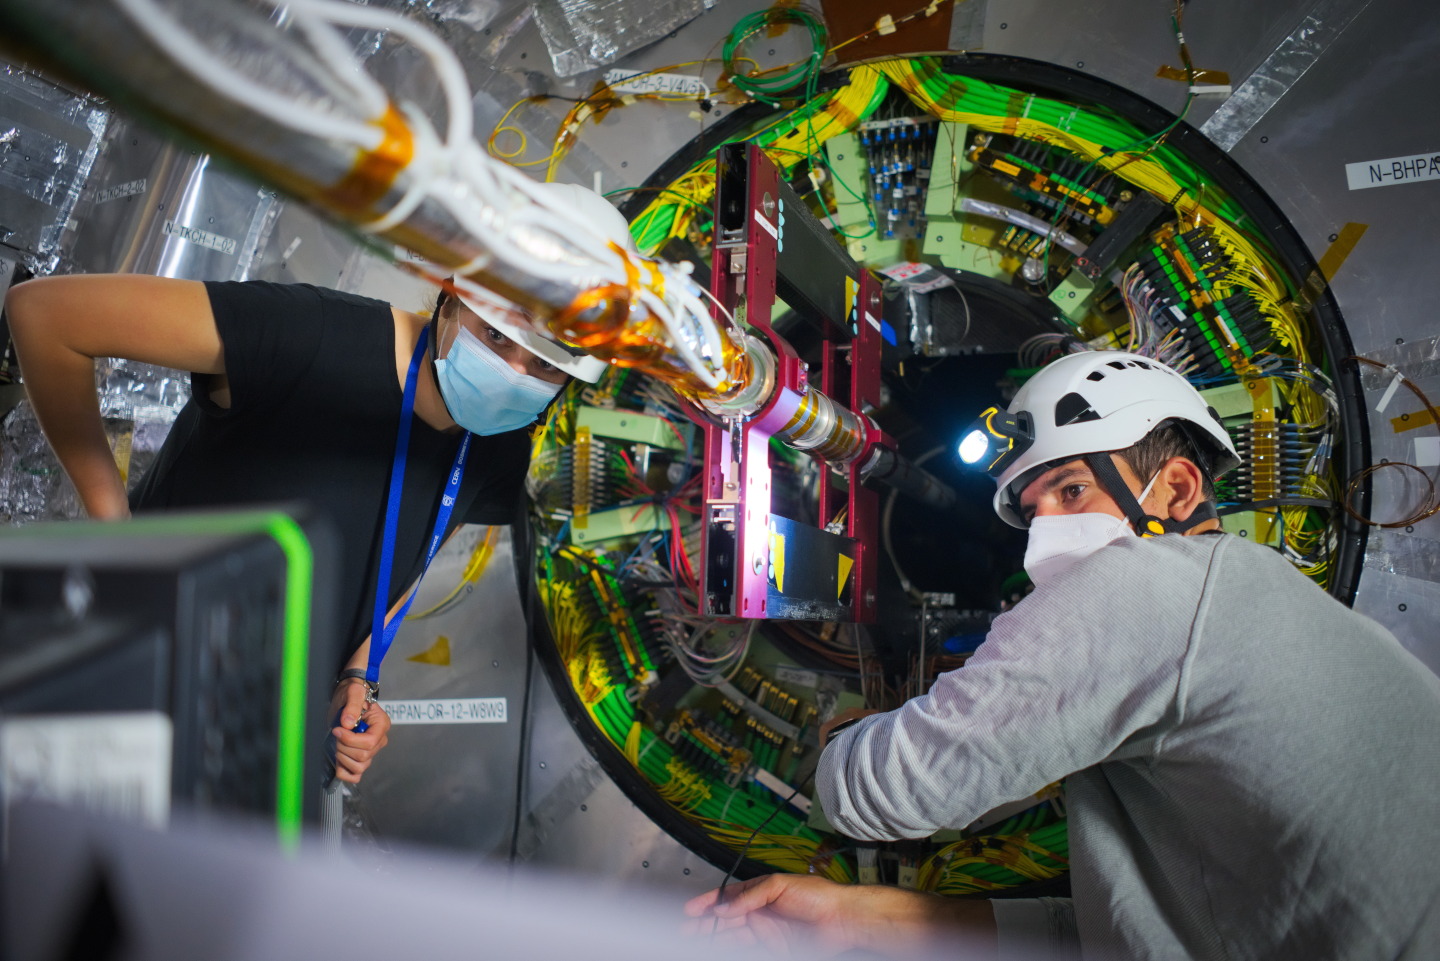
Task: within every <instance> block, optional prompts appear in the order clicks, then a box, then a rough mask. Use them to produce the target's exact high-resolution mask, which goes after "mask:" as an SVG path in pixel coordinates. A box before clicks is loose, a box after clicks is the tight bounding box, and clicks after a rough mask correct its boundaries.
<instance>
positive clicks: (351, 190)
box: [322, 104, 415, 215]
mask: <svg viewBox="0 0 1440 961" xmlns="http://www.w3.org/2000/svg"><path fill="white" fill-rule="evenodd" d="M376 123H378V124H379V126H380V129H381V130H382V131H384V134H385V136H384V137H383V138H382V139H381V141H380V144H379V146H377V147H376V148H375V149H374V150H369V151H361V152H360V155H359V156H358V157H356V158H355V164H354V165H353V166H352V167H351V168H350V172H349V173H348V174H346V175H345V176H344V178H343V179H341V180H340V182H339V183H337V184H335V186H333V187H331V188H330V189H329V190H326V191H325V192H324V193H323V194H322V196H323V197H324V198H325V199H326V200H328V201H329V202H331V203H333V204H336V205H337V206H339V207H341V208H343V209H344V210H345V211H347V212H349V213H353V214H362V215H368V214H372V213H373V212H374V207H375V204H377V203H379V202H380V200H381V199H382V198H383V197H384V196H385V195H386V194H387V193H389V192H390V188H391V187H392V186H393V185H394V183H395V178H396V177H398V176H399V175H400V171H402V170H404V169H405V168H406V167H407V166H409V164H410V161H411V160H412V159H413V158H414V156H415V138H414V135H412V134H411V132H410V127H409V126H408V125H407V124H406V123H405V118H404V117H403V116H401V114H400V111H398V110H396V109H395V107H394V105H393V104H392V105H391V106H389V107H387V108H385V115H384V116H382V117H381V118H380V119H379V120H378V121H376Z"/></svg>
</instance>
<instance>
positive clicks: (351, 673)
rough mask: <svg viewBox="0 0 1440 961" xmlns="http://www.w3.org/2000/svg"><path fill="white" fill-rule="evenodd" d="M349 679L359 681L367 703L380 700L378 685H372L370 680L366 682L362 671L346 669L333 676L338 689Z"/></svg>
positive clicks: (353, 668) (351, 668)
mask: <svg viewBox="0 0 1440 961" xmlns="http://www.w3.org/2000/svg"><path fill="white" fill-rule="evenodd" d="M351 678H354V679H355V680H358V681H360V682H361V683H362V684H364V685H365V700H367V701H378V700H380V685H379V684H375V683H372V682H371V681H370V680H368V679H367V678H366V677H365V671H364V670H363V669H362V668H358V667H347V668H346V669H345V670H343V671H341V672H340V673H339V674H336V675H335V686H336V687H339V686H340V685H341V684H343V683H345V682H346V681H348V680H350V679H351Z"/></svg>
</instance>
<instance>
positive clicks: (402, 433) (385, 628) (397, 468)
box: [357, 326, 471, 729]
mask: <svg viewBox="0 0 1440 961" xmlns="http://www.w3.org/2000/svg"><path fill="white" fill-rule="evenodd" d="M429 339H430V328H429V327H428V326H427V327H426V328H425V329H424V330H422V331H421V332H420V340H419V342H418V343H417V344H416V345H415V353H414V354H412V355H411V357H410V369H409V371H408V372H407V373H406V374H405V396H404V399H403V400H402V401H401V403H400V429H399V431H398V432H397V433H396V436H395V459H394V461H393V463H392V464H391V465H390V493H389V497H388V499H387V502H386V505H385V535H384V539H383V540H382V541H381V545H380V572H379V575H378V576H377V577H376V581H375V616H374V618H373V619H372V621H371V628H370V662H369V664H367V665H366V667H365V680H367V681H369V682H370V683H371V684H378V683H379V682H380V662H381V661H382V660H384V659H385V654H386V652H388V651H389V650H390V643H391V642H392V641H394V640H395V634H396V632H398V631H399V630H400V623H401V622H402V621H404V620H405V614H406V612H408V611H409V610H410V605H411V603H413V602H414V600H415V595H416V593H418V592H419V590H420V579H423V578H424V577H425V571H427V570H429V569H430V562H431V561H432V560H434V559H435V552H436V551H438V550H439V549H440V544H441V542H442V541H443V540H444V539H445V526H446V525H447V524H448V523H449V522H450V513H451V512H452V511H453V510H454V509H455V495H456V494H457V493H458V492H459V490H460V479H461V478H462V477H463V476H464V474H465V457H466V455H467V454H469V452H470V437H471V434H470V432H469V431H468V430H467V431H466V432H465V436H464V437H462V438H461V440H460V449H459V450H457V451H456V452H455V463H454V464H452V465H451V467H450V476H449V477H448V478H447V479H446V481H445V492H444V494H442V495H441V497H440V508H439V510H438V511H436V513H435V529H434V531H433V532H431V535H430V545H429V547H428V548H426V551H425V566H424V567H423V568H421V570H420V579H417V580H416V581H415V588H414V590H412V591H411V592H410V596H409V597H407V598H405V603H404V604H403V605H402V606H401V607H400V610H398V611H396V612H395V616H394V617H392V618H390V620H389V621H386V620H385V608H386V607H387V604H386V599H387V598H388V597H389V596H390V569H391V567H392V565H393V562H394V560H395V556H394V555H395V533H396V530H397V529H398V528H399V526H400V495H401V493H402V492H403V490H404V486H405V483H404V482H405V459H406V456H407V454H408V453H409V449H410V419H411V415H412V414H414V412H415V384H416V381H417V380H418V379H419V374H420V362H421V360H422V359H424V357H425V347H426V345H427V343H428V341H429ZM361 723H362V724H363V723H364V722H363V721H362V722H361ZM357 729H358V725H357Z"/></svg>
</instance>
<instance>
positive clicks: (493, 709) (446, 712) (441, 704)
mask: <svg viewBox="0 0 1440 961" xmlns="http://www.w3.org/2000/svg"><path fill="white" fill-rule="evenodd" d="M380 706H381V707H383V708H384V709H385V713H386V714H389V715H390V723H391V724H504V723H506V722H507V721H509V719H510V717H509V710H508V703H507V702H506V699H505V698H503V697H451V698H439V699H435V700H423V701H381V702H380Z"/></svg>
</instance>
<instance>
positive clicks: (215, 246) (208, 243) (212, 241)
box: [165, 220, 238, 254]
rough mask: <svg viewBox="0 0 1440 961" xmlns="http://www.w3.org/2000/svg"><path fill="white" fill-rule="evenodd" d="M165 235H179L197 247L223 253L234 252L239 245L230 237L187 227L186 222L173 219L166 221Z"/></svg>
mask: <svg viewBox="0 0 1440 961" xmlns="http://www.w3.org/2000/svg"><path fill="white" fill-rule="evenodd" d="M165 236H167V237H179V238H180V239H181V240H186V241H189V242H190V243H192V244H194V245H195V246H197V247H206V248H208V249H210V250H218V251H220V253H222V254H233V253H234V252H235V248H236V247H237V246H238V245H237V244H236V243H235V241H234V240H233V239H232V238H230V237H222V236H221V235H220V234H212V233H211V232H210V231H208V230H201V229H200V228H198V227H187V226H185V225H184V224H177V223H176V222H175V221H173V220H167V221H165Z"/></svg>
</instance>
